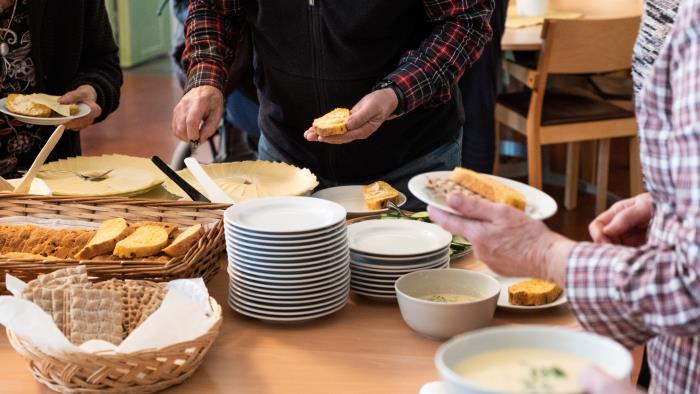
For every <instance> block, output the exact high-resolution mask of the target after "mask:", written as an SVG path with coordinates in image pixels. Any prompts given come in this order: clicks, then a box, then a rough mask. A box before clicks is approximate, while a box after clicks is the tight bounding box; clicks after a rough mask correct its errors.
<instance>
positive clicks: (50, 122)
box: [0, 97, 90, 126]
mask: <svg viewBox="0 0 700 394" xmlns="http://www.w3.org/2000/svg"><path fill="white" fill-rule="evenodd" d="M6 102H7V97H4V98H2V99H0V112H2V113H4V114H5V115H9V116H12V117H13V118H15V119H17V120H19V121H20V122H24V123H27V124H33V125H37V126H58V125H61V124H65V123H68V122H70V121H71V120H73V119H78V118H82V117H83V116H86V115H88V114H89V113H90V107H89V106H88V105H87V104H83V103H79V104H78V113H77V114H75V115H71V116H52V117H50V118H42V117H38V116H25V115H20V114H16V113H14V112H10V110H8V109H7V106H6V105H5V103H6Z"/></svg>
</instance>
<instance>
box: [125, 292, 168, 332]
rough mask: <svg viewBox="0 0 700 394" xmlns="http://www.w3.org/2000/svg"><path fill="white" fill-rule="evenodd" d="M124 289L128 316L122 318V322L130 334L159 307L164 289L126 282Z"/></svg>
mask: <svg viewBox="0 0 700 394" xmlns="http://www.w3.org/2000/svg"><path fill="white" fill-rule="evenodd" d="M126 288H127V303H128V304H127V309H126V310H127V312H128V315H125V316H124V320H125V323H126V326H127V332H129V333H130V332H132V331H133V330H134V329H135V328H136V327H138V326H139V325H140V324H141V323H143V321H144V320H146V319H147V318H148V317H149V316H150V315H151V314H152V313H153V312H155V311H156V309H158V308H159V307H160V304H161V303H162V302H163V298H164V297H165V289H164V288H162V287H152V286H143V285H141V284H139V283H138V282H136V281H127V282H126Z"/></svg>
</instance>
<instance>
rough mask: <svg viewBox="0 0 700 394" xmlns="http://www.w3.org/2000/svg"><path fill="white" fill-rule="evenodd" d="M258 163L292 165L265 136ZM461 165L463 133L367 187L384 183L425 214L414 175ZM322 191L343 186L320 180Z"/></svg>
mask: <svg viewBox="0 0 700 394" xmlns="http://www.w3.org/2000/svg"><path fill="white" fill-rule="evenodd" d="M258 159H259V160H267V161H281V162H285V163H291V162H292V161H291V160H289V159H288V158H287V157H285V156H284V155H283V154H282V153H281V152H279V151H278V150H277V149H275V147H274V146H272V145H270V143H269V142H268V141H267V139H266V138H265V134H261V135H260V143H259V145H258ZM461 162H462V131H461V130H460V132H459V133H457V135H455V138H454V139H453V140H451V141H449V142H448V143H446V144H444V145H442V146H440V147H438V148H437V149H435V150H433V151H432V152H428V153H427V154H425V155H423V156H421V157H419V158H417V159H414V160H411V161H410V162H408V163H406V164H404V165H402V166H400V167H399V168H397V169H395V170H393V171H390V172H389V173H387V174H384V175H383V176H381V177H379V179H374V180H372V179H368V180H367V181H366V182H365V183H371V182H373V181H375V180H380V179H381V180H383V181H386V182H388V183H389V184H391V185H392V186H394V187H395V188H397V189H398V190H400V191H401V192H402V193H403V194H405V195H406V197H408V201H407V202H406V205H404V207H403V208H404V209H407V210H410V211H422V210H425V204H424V203H422V202H421V201H419V200H418V199H416V198H415V197H413V195H412V194H411V193H410V192H409V191H408V181H409V180H410V179H411V178H413V177H414V176H415V175H418V174H422V173H424V172H430V171H451V170H452V169H453V168H455V167H458V166H459V165H460V164H461ZM318 182H319V186H318V188H319V189H325V188H328V187H333V186H340V183H339V182H337V181H335V180H332V179H324V178H321V177H319V178H318Z"/></svg>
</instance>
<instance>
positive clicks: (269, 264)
mask: <svg viewBox="0 0 700 394" xmlns="http://www.w3.org/2000/svg"><path fill="white" fill-rule="evenodd" d="M346 253H347V252H346ZM344 255H345V254H344V253H342V251H339V252H338V253H336V254H334V255H330V256H328V257H326V258H322V259H317V260H306V259H302V260H299V261H298V262H297V261H283V262H280V261H277V260H260V259H245V258H244V259H241V258H238V257H236V256H234V255H233V254H231V255H230V256H229V259H228V260H229V264H230V263H232V262H233V263H237V262H242V263H244V264H248V265H255V266H256V267H259V268H260V269H265V270H276V269H281V270H294V269H296V270H299V271H303V270H306V269H315V268H316V267H321V266H325V265H327V264H329V263H331V262H333V261H337V260H338V259H340V258H343V256H344Z"/></svg>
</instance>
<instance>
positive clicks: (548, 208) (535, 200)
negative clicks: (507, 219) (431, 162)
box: [408, 171, 557, 220]
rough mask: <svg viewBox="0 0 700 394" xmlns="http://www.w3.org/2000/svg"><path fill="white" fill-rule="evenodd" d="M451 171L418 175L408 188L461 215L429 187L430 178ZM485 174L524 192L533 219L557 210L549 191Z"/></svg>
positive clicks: (444, 175) (550, 215)
mask: <svg viewBox="0 0 700 394" xmlns="http://www.w3.org/2000/svg"><path fill="white" fill-rule="evenodd" d="M451 173H452V172H451V171H434V172H427V173H423V174H419V175H416V176H414V177H413V178H411V180H410V181H409V182H408V190H410V191H411V193H413V195H414V196H415V197H416V198H417V199H419V200H421V201H423V202H424V203H426V204H428V205H432V206H434V207H436V208H440V209H441V210H443V211H446V212H449V213H452V214H455V215H459V216H461V214H460V213H459V212H457V211H455V210H454V209H452V208H450V207H449V206H448V205H447V201H446V200H445V197H444V196H442V195H440V194H438V193H434V192H433V191H432V190H431V189H430V188H429V187H428V179H429V178H431V177H432V178H443V179H446V178H448V177H449V176H450V174H451ZM483 175H485V176H487V177H489V178H491V179H494V180H496V181H498V182H501V183H503V184H504V185H507V186H510V187H512V188H513V189H515V190H517V191H519V192H520V193H522V194H523V196H525V213H526V214H528V215H529V216H530V217H532V218H533V219H538V220H544V219H548V218H550V217H552V216H554V214H555V213H556V212H557V202H556V201H554V199H553V198H552V197H550V196H549V195H548V194H547V193H545V192H543V191H541V190H538V189H535V188H534V187H532V186H530V185H526V184H524V183H521V182H518V181H514V180H512V179H508V178H503V177H500V176H496V175H488V174H483Z"/></svg>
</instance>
